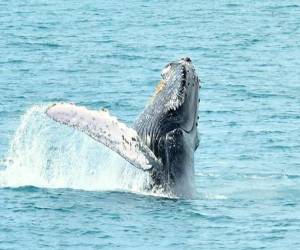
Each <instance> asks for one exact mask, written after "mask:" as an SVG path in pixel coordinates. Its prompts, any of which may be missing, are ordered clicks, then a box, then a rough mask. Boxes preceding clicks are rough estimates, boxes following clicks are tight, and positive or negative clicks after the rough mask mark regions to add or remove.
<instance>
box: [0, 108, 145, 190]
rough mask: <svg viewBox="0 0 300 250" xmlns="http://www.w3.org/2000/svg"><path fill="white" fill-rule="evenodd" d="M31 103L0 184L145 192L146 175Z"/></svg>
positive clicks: (9, 153) (10, 152)
mask: <svg viewBox="0 0 300 250" xmlns="http://www.w3.org/2000/svg"><path fill="white" fill-rule="evenodd" d="M45 110H46V106H33V107H32V108H30V109H29V110H28V111H27V112H26V113H25V114H24V116H23V117H22V119H21V123H20V126H19V127H18V129H17V131H16V133H15V135H14V137H13V139H12V141H11V146H10V149H9V152H8V155H7V159H6V161H5V165H6V168H4V169H2V170H0V186H2V187H3V186H9V187H18V186H25V185H33V186H37V187H48V188H74V189H83V190H128V191H132V192H140V193H145V192H146V189H145V187H147V186H148V185H149V181H150V178H149V175H148V174H147V173H146V172H143V171H141V170H139V169H136V168H135V167H133V166H131V165H130V164H128V163H127V162H126V161H125V160H124V159H123V158H121V157H120V156H119V155H117V154H116V153H114V152H112V151H111V150H109V149H108V148H106V147H105V146H103V145H101V144H100V143H97V142H95V141H94V140H93V139H91V138H89V137H88V136H87V135H85V134H84V133H81V132H79V131H75V130H74V129H72V128H68V127H66V126H64V125H60V124H58V123H56V122H54V121H52V120H51V119H50V118H48V117H47V116H46V115H45Z"/></svg>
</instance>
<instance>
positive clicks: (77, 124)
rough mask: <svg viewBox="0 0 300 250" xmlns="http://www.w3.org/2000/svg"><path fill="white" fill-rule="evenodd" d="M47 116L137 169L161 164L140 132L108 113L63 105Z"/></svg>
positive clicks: (151, 167)
mask: <svg viewBox="0 0 300 250" xmlns="http://www.w3.org/2000/svg"><path fill="white" fill-rule="evenodd" d="M46 114H47V115H48V116H49V117H50V118H52V119H53V120H55V121H57V122H59V123H62V124H66V125H68V126H71V127H74V128H76V129H79V130H81V131H82V132H84V133H86V134H88V135H89V136H90V137H92V138H93V139H94V140H96V141H98V142H100V143H102V144H104V145H106V146H107V147H108V148H110V149H112V150H113V151H115V152H117V153H118V154H119V155H121V156H122V157H123V158H124V159H125V160H127V161H128V162H130V163H131V164H133V165H134V166H135V167H137V168H140V169H142V170H151V169H153V168H154V167H158V166H159V165H160V164H161V163H160V161H159V160H158V159H157V158H156V157H155V155H154V154H153V152H152V151H151V150H150V149H149V148H148V147H147V145H145V144H144V142H143V141H142V140H141V139H140V137H139V136H138V134H137V133H136V131H135V130H134V129H132V128H129V127H127V126H126V125H125V124H124V123H121V122H119V121H118V120H117V118H116V117H113V116H111V115H110V114H109V113H108V111H105V110H100V111H96V110H88V109H87V108H85V107H80V106H76V105H74V104H68V103H60V104H54V105H52V106H50V107H49V108H48V109H47V110H46Z"/></svg>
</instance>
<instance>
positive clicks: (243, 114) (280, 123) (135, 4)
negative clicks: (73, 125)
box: [0, 0, 300, 249]
mask: <svg viewBox="0 0 300 250" xmlns="http://www.w3.org/2000/svg"><path fill="white" fill-rule="evenodd" d="M0 37H1V38H0V55H1V57H0V159H1V160H0V249H114V248H120V249H134V248H136V249H300V240H299V234H300V212H299V211H300V205H299V202H300V170H299V169H300V114H299V111H300V84H299V79H300V60H299V58H300V4H299V2H298V1H296V0H295V1H247V0H246V1H187V2H183V1H151V2H150V1H131V2H130V3H126V4H125V3H123V1H106V2H102V1H81V2H79V1H49V3H46V1H33V0H28V1H0ZM182 56H190V57H191V58H192V60H193V63H194V64H195V66H196V69H197V71H198V73H199V75H200V79H201V80H202V86H203V87H202V89H201V94H200V97H201V103H200V110H199V116H200V124H199V132H200V136H201V142H200V147H199V149H198V151H197V152H196V155H195V156H196V157H195V171H196V186H197V192H198V194H197V196H196V197H195V199H192V200H184V199H170V198H168V197H163V196H153V195H151V194H149V193H145V191H144V185H146V184H147V181H148V176H147V175H145V174H144V173H141V172H139V171H137V170H136V169H134V168H132V167H131V166H129V165H126V163H125V162H124V161H123V160H122V159H121V158H120V157H118V156H117V155H115V154H114V153H112V152H111V151H109V150H108V149H106V148H105V147H103V146H101V145H99V144H97V143H95V142H94V141H92V140H91V139H90V138H88V137H86V136H85V135H82V134H81V133H79V132H74V131H73V130H72V129H69V128H66V127H63V126H61V125H58V124H56V123H54V122H52V121H50V120H49V119H47V118H46V117H45V116H44V115H43V110H44V108H45V107H46V105H47V104H49V103H53V102H56V101H73V102H75V103H77V104H80V105H85V106H87V107H89V108H93V109H99V108H100V107H104V108H107V109H109V110H111V112H112V113H113V114H114V115H116V116H118V117H119V118H120V119H121V120H122V121H124V122H126V123H128V124H130V123H131V122H133V121H134V119H135V118H136V117H137V115H138V114H139V113H140V112H141V111H142V110H143V108H144V105H145V103H146V102H147V100H148V98H149V96H151V94H152V93H153V90H154V88H155V86H156V84H157V82H158V81H159V80H160V70H161V69H162V67H163V66H164V65H165V64H167V63H168V62H170V61H172V60H176V59H178V58H181V57H182Z"/></svg>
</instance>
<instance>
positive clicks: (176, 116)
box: [153, 57, 200, 133]
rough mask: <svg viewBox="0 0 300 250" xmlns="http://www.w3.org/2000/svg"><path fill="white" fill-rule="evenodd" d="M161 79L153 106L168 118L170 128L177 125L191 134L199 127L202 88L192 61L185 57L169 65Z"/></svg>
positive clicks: (163, 71) (162, 72) (162, 73)
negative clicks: (198, 118) (199, 93)
mask: <svg viewBox="0 0 300 250" xmlns="http://www.w3.org/2000/svg"><path fill="white" fill-rule="evenodd" d="M161 77H162V80H161V81H160V83H159V84H158V86H157V88H156V92H155V94H154V97H153V104H155V106H156V108H158V109H160V111H161V115H163V116H165V117H167V120H166V121H167V123H168V124H170V126H172V124H176V125H177V126H179V127H180V128H182V129H183V130H184V131H185V132H188V133H189V132H190V131H192V130H193V128H194V127H195V126H197V117H198V102H199V98H198V92H199V87H200V81H199V78H198V76H197V74H196V71H195V68H194V66H193V64H192V61H191V59H190V58H188V57H185V58H182V59H180V60H179V61H175V62H171V63H169V64H167V65H166V66H165V67H164V68H163V70H162V71H161ZM164 120H165V119H164Z"/></svg>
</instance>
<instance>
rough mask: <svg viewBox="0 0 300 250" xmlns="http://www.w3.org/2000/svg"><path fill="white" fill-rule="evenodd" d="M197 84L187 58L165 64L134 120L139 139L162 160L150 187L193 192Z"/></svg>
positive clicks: (196, 134) (152, 173)
mask: <svg viewBox="0 0 300 250" xmlns="http://www.w3.org/2000/svg"><path fill="white" fill-rule="evenodd" d="M199 83H200V82H199V78H198V76H197V74H196V72H195V69H194V67H193V65H192V62H191V59H190V58H182V59H181V60H179V61H177V62H173V63H170V64H168V65H167V66H166V67H165V68H164V70H163V71H162V81H161V83H160V84H159V86H158V90H157V93H156V94H155V96H154V97H153V99H152V100H151V102H150V104H148V105H147V106H146V108H145V110H144V111H143V112H142V114H141V115H140V116H139V118H138V119H137V120H136V122H135V123H134V129H135V130H136V131H137V133H138V135H139V136H140V138H142V140H143V141H144V143H145V144H146V145H147V146H148V147H149V148H150V149H151V150H152V152H153V153H154V154H155V156H156V157H157V158H158V159H159V160H161V162H162V167H161V168H160V169H157V168H154V169H153V171H152V172H151V177H152V180H153V186H154V188H162V189H164V190H165V191H167V192H170V193H172V194H174V195H177V196H190V195H192V193H193V191H194V152H195V150H196V149H197V147H198V145H199V139H198V131H197V125H198V121H197V120H198V102H199V97H198V93H199V86H200V85H199ZM171 97H172V98H173V99H172V98H171ZM174 103H175V104H174Z"/></svg>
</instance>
